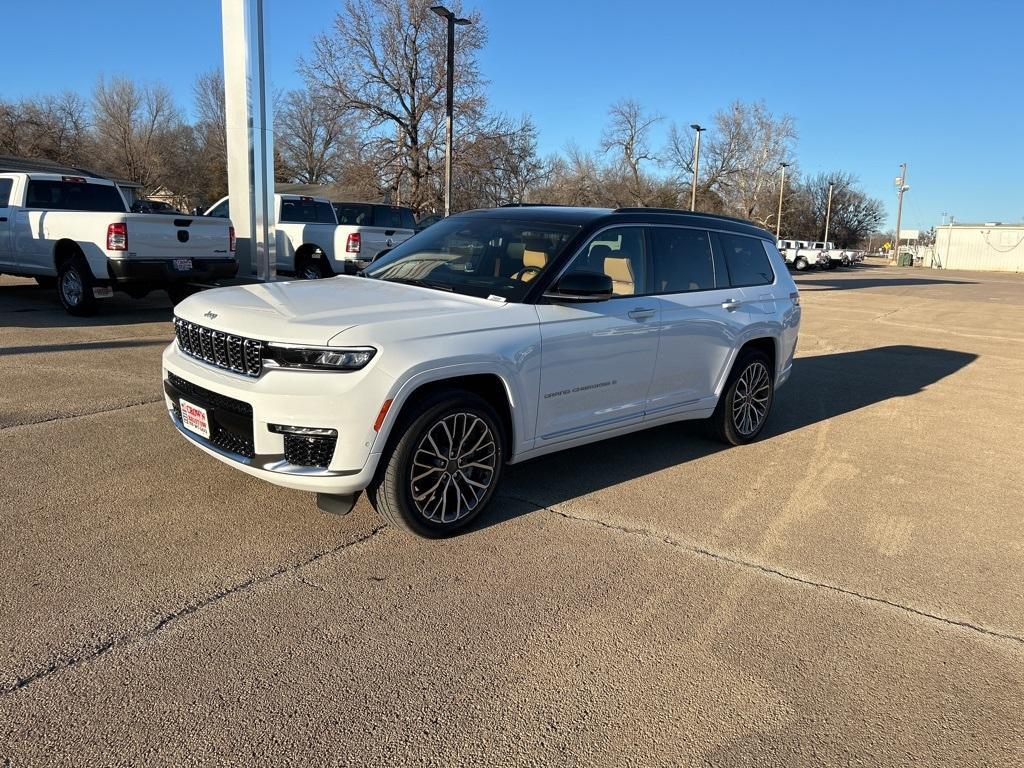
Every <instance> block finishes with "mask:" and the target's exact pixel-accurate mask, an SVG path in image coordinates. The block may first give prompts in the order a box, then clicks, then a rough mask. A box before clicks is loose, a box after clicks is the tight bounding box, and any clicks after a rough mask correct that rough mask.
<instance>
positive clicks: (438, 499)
mask: <svg viewBox="0 0 1024 768" xmlns="http://www.w3.org/2000/svg"><path fill="white" fill-rule="evenodd" d="M395 430H396V431H395V434H396V435H400V437H398V438H397V439H396V440H394V441H392V442H391V444H390V445H389V447H388V449H387V450H385V452H384V455H383V456H382V457H381V464H380V466H379V467H378V469H377V476H376V477H375V478H374V481H373V482H372V483H371V484H370V486H369V488H367V492H368V496H369V499H370V503H371V504H372V505H373V507H374V509H376V510H377V512H378V514H380V515H381V517H383V518H384V519H385V520H387V521H388V522H389V523H391V524H392V525H394V526H396V527H399V528H403V529H405V530H407V531H411V532H412V533H415V534H417V535H419V536H425V537H428V538H440V537H442V536H450V535H452V534H453V533H455V532H456V531H458V530H460V529H462V528H465V527H466V526H467V525H469V524H470V523H471V522H472V521H473V520H475V519H476V518H477V517H478V516H479V515H480V513H481V512H483V510H484V509H485V508H486V507H487V505H488V503H489V502H490V501H491V497H492V496H493V495H494V490H495V488H496V487H497V485H498V480H499V478H500V477H501V469H502V464H503V463H504V456H503V450H502V444H503V441H502V430H501V426H500V421H499V419H498V416H497V414H496V413H495V412H494V409H493V408H492V407H491V406H490V404H489V403H488V402H487V401H486V400H484V399H482V398H481V397H479V396H477V395H475V394H473V393H471V392H462V391H452V392H447V393H443V394H441V395H438V396H436V397H434V398H431V399H429V400H427V401H425V402H423V403H421V404H419V405H418V406H416V407H415V410H414V411H413V412H412V413H410V414H409V415H408V416H407V417H405V418H403V419H402V422H401V423H399V424H397V425H396V427H395Z"/></svg>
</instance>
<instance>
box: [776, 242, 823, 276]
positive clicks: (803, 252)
mask: <svg viewBox="0 0 1024 768" xmlns="http://www.w3.org/2000/svg"><path fill="white" fill-rule="evenodd" d="M777 245H778V248H779V252H780V253H781V254H782V257H783V258H784V259H785V260H786V264H787V266H790V267H793V268H794V269H796V270H797V271H799V272H803V271H804V270H805V269H810V268H811V267H824V266H827V265H828V257H827V256H826V255H825V253H824V251H823V249H822V248H820V247H815V246H822V245H824V243H811V242H809V241H807V240H779V241H778V243H777Z"/></svg>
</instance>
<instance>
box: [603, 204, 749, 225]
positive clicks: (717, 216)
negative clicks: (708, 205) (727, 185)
mask: <svg viewBox="0 0 1024 768" xmlns="http://www.w3.org/2000/svg"><path fill="white" fill-rule="evenodd" d="M612 213H675V214H682V215H684V216H700V217H702V218H707V219H726V220H727V221H735V222H736V223H737V224H747V225H749V226H751V227H757V228H758V229H764V227H762V226H760V225H759V224H755V223H754V222H752V221H750V220H749V219H740V218H737V217H736V216H726V215H725V214H724V213H707V212H706V211H684V210H682V209H680V208H654V207H643V206H641V207H636V208H616V209H615V210H614V211H612Z"/></svg>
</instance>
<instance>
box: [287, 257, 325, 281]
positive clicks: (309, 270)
mask: <svg viewBox="0 0 1024 768" xmlns="http://www.w3.org/2000/svg"><path fill="white" fill-rule="evenodd" d="M295 276H296V277H298V278H299V279H300V280H322V279H323V278H325V277H334V272H333V271H332V270H331V265H330V264H328V263H327V260H326V259H324V258H322V257H319V256H307V257H305V258H304V259H302V260H301V261H300V262H299V263H298V264H297V265H296V269H295Z"/></svg>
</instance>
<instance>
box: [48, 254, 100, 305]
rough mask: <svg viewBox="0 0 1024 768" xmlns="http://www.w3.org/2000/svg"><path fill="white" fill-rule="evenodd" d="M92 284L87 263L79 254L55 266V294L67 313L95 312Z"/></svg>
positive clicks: (93, 282) (93, 283)
mask: <svg viewBox="0 0 1024 768" xmlns="http://www.w3.org/2000/svg"><path fill="white" fill-rule="evenodd" d="M94 286H95V281H94V280H93V277H92V272H91V271H90V270H89V265H88V264H86V263H85V259H83V258H82V257H81V256H80V255H79V256H74V257H72V258H70V259H68V260H67V261H64V262H63V263H61V265H60V266H59V267H57V295H58V296H59V297H60V303H61V304H62V305H63V307H64V309H65V310H66V311H67V312H68V314H70V315H75V316H77V317H86V316H88V315H92V314H94V313H95V312H96V297H95V296H94V295H93V292H92V289H93V287H94Z"/></svg>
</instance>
